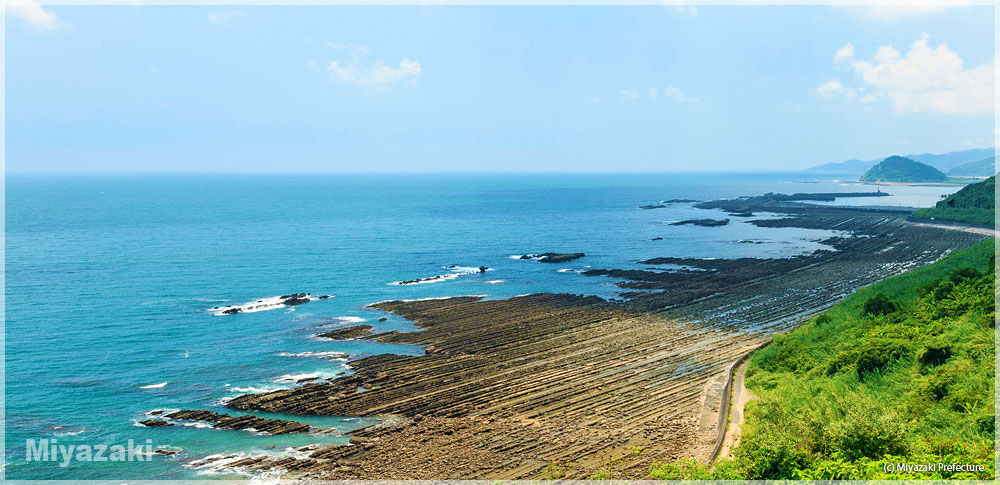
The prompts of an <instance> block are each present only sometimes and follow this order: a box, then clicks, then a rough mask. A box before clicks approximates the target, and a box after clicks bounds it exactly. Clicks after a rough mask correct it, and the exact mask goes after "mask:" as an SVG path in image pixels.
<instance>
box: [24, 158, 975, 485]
mask: <svg viewBox="0 0 1000 485" xmlns="http://www.w3.org/2000/svg"><path fill="white" fill-rule="evenodd" d="M827 177H828V176H822V175H807V174H803V173H801V172H799V173H767V174H612V175H608V174H510V175H504V174H479V175H469V174H438V175H430V174H427V175H403V174H397V175H183V176H181V175H101V176H96V175H95V176H84V175H79V176H69V175H61V176H54V175H53V176H48V175H8V176H7V178H6V255H5V256H6V261H5V268H6V334H5V336H6V396H5V397H6V416H5V419H6V435H5V439H6V448H5V450H6V452H5V456H4V471H5V473H6V478H8V479H139V478H144V479H170V478H209V477H218V478H228V477H232V474H223V473H220V472H218V471H215V470H213V469H212V468H210V467H200V468H199V467H197V466H195V465H194V464H192V461H194V460H196V459H198V458H203V457H206V456H210V455H214V454H219V453H231V452H243V453H248V454H271V455H282V454H286V455H293V454H295V453H297V452H296V451H295V450H294V449H293V448H294V447H298V446H303V445H306V444H312V443H346V442H347V439H348V437H347V436H346V435H344V434H343V433H345V432H348V431H350V430H352V429H356V428H358V427H360V426H363V425H365V424H367V423H370V420H369V419H366V417H357V416H340V417H293V418H291V419H296V420H299V421H302V422H306V423H309V424H313V425H315V426H317V427H322V428H330V429H334V430H336V432H334V433H330V434H322V435H311V434H305V435H281V436H264V435H259V434H255V433H253V432H249V431H234V430H217V429H212V428H208V427H206V426H205V425H204V424H200V425H194V423H188V424H192V425H191V426H175V427H170V428H146V427H143V426H141V425H138V424H137V422H138V421H139V420H142V419H145V415H146V413H148V412H149V411H152V410H157V409H160V410H162V409H210V410H215V411H218V412H224V413H229V414H234V415H235V414H242V413H239V412H235V411H229V410H226V409H225V408H222V407H221V403H222V402H224V400H225V399H227V398H232V397H234V396H237V395H240V394H241V393H245V392H260V391H266V390H274V389H281V388H288V387H292V386H295V385H297V383H296V381H299V380H301V379H310V378H329V377H336V376H339V375H344V374H345V373H349V372H351V370H350V363H351V360H353V359H358V358H362V357H365V356H368V355H373V354H380V353H402V354H410V355H420V354H421V353H422V352H423V351H422V350H421V348H419V347H416V346H408V345H390V344H380V343H373V342H366V341H361V340H351V341H329V340H322V339H318V338H316V337H315V336H314V335H315V334H317V333H320V332H322V331H324V329H332V328H338V327H342V326H346V325H351V324H355V323H358V322H363V323H365V324H370V325H373V326H374V327H375V331H376V332H381V331H388V330H401V331H411V330H414V327H413V326H412V325H411V324H410V323H409V322H407V321H405V320H403V319H401V318H398V317H395V316H394V315H390V314H385V313H382V312H378V311H374V310H370V309H367V308H366V305H368V304H370V303H373V302H377V301H383V300H389V299H414V298H432V297H444V296H454V295H486V296H487V297H488V298H507V297H511V296H515V295H519V294H525V293H537V292H567V293H577V294H593V295H598V296H601V297H603V298H614V297H615V296H617V291H616V290H617V288H616V287H615V286H614V283H615V280H613V279H610V278H605V277H587V276H583V275H581V274H580V271H582V270H585V269H588V268H624V269H628V268H641V267H642V265H639V264H637V261H639V260H642V259H646V258H651V257H657V256H678V257H702V258H737V257H770V258H774V257H791V256H795V255H799V254H806V253H810V252H812V251H815V250H817V249H824V248H826V247H825V246H823V245H822V244H821V243H820V242H819V241H820V240H822V239H824V238H827V237H829V236H831V235H833V234H835V233H834V232H833V231H819V230H808V229H795V228H760V227H756V226H753V225H751V224H744V223H743V221H745V220H748V219H746V218H734V217H731V216H727V215H726V214H725V213H722V212H718V211H714V210H701V209H696V208H693V207H692V204H690V203H673V204H667V205H668V206H667V207H666V208H660V209H653V210H642V209H639V206H642V205H646V204H656V203H658V202H659V201H663V200H669V199H696V200H708V199H715V198H722V197H736V196H740V195H757V194H761V193H765V192H783V193H793V192H855V191H856V192H869V191H874V190H876V188H875V187H873V186H865V185H859V184H842V183H828V182H823V180H824V178H827ZM880 190H882V191H883V192H888V193H890V194H893V196H892V197H881V198H871V199H844V200H840V201H838V202H837V203H847V204H850V205H864V204H877V205H899V206H928V205H931V204H932V203H933V202H935V201H937V200H938V199H939V198H940V197H941V195H943V194H947V193H951V192H954V191H955V190H956V189H955V188H953V187H909V186H893V187H882V188H881V189H880ZM727 217H728V218H730V219H732V221H733V222H731V223H730V224H728V225H726V226H722V227H699V226H693V225H685V226H670V225H669V224H670V223H671V222H676V221H679V220H683V219H704V218H714V219H722V218H727ZM761 217H777V216H775V215H769V214H756V215H755V216H754V217H753V218H761ZM753 218H750V219H753ZM654 238H662V239H658V240H654ZM745 240H755V241H762V242H763V243H762V244H742V243H740V241H745ZM542 252H583V253H586V256H585V257H583V258H581V259H577V260H574V261H570V262H566V263H555V264H546V263H540V262H537V261H533V260H522V259H519V258H517V256H518V255H523V254H533V253H542ZM481 266H482V267H486V268H489V269H488V270H487V271H484V272H480V271H479V270H478V268H479V267H481ZM437 275H449V276H448V277H446V278H438V279H436V280H433V281H431V282H426V283H422V284H411V285H396V284H392V283H393V282H398V281H406V280H415V279H420V278H427V277H432V276H437ZM297 292H303V293H310V294H311V295H313V296H320V295H328V294H335V295H336V297H333V298H329V299H325V300H317V301H310V302H308V303H304V304H301V305H298V306H291V307H283V308H277V309H273V310H268V311H259V312H253V313H239V314H233V315H215V314H213V312H212V311H210V309H211V308H213V307H218V306H226V305H236V304H242V303H246V302H253V301H256V300H258V299H264V298H268V297H274V296H278V295H286V294H290V293H297ZM214 313H218V312H214ZM381 319H385V320H384V321H382V320H381ZM256 414H258V415H261V416H264V417H283V418H288V416H275V415H267V414H266V413H256ZM43 439H47V440H50V442H51V440H56V441H57V443H58V444H60V445H71V444H109V445H113V444H125V443H126V442H127V440H129V439H132V440H134V441H135V442H137V443H145V441H146V440H147V439H148V440H151V442H152V444H153V445H154V446H155V447H161V448H163V449H172V450H182V451H181V452H180V453H178V454H176V455H170V456H159V455H157V456H153V457H152V459H151V460H149V461H142V462H78V461H73V462H71V463H69V464H68V466H60V464H59V463H56V462H41V461H27V456H26V442H27V441H28V440H43Z"/></svg>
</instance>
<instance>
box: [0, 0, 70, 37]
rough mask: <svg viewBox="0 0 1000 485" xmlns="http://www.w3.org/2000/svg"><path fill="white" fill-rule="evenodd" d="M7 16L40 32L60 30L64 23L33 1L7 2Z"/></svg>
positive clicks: (12, 0) (18, 0)
mask: <svg viewBox="0 0 1000 485" xmlns="http://www.w3.org/2000/svg"><path fill="white" fill-rule="evenodd" d="M6 9H7V14H8V15H10V16H12V17H15V18H18V19H21V21H22V22H24V23H25V24H26V25H27V26H28V27H30V28H32V29H34V30H37V31H39V32H51V31H54V30H59V28H60V27H61V26H62V22H61V21H60V20H59V19H58V18H57V17H56V14H55V13H53V12H52V11H50V10H45V9H44V8H42V6H41V5H39V4H38V3H36V2H34V1H32V0H7V6H6Z"/></svg>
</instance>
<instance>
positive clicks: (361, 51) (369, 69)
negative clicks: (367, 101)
mask: <svg viewBox="0 0 1000 485" xmlns="http://www.w3.org/2000/svg"><path fill="white" fill-rule="evenodd" d="M326 45H327V46H329V47H332V48H334V49H337V50H346V51H347V55H348V57H349V59H348V60H343V61H332V62H330V64H328V65H327V71H329V73H330V79H333V80H334V81H339V82H344V83H348V84H355V85H358V86H363V87H371V88H375V89H379V90H384V89H387V88H388V87H389V86H390V85H392V84H394V83H397V82H399V81H403V80H406V79H416V77H417V76H419V75H420V73H421V72H423V69H422V67H421V66H420V63H419V62H417V61H414V60H410V59H405V58H404V59H402V60H400V61H399V63H398V64H397V65H395V66H392V65H388V64H386V63H384V62H382V61H381V60H376V61H373V62H366V60H365V58H366V57H367V56H368V53H369V52H370V49H369V48H368V47H367V46H354V45H353V44H343V43H339V42H338V43H336V44H333V43H329V42H327V43H326Z"/></svg>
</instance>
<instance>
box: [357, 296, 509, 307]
mask: <svg viewBox="0 0 1000 485" xmlns="http://www.w3.org/2000/svg"><path fill="white" fill-rule="evenodd" d="M487 296H489V295H454V296H429V297H427V298H411V299H408V300H405V299H395V300H382V301H377V302H375V303H369V304H367V305H365V308H371V307H372V306H373V305H378V304H379V303H389V302H393V301H402V302H413V301H431V300H450V299H452V298H486V297H487Z"/></svg>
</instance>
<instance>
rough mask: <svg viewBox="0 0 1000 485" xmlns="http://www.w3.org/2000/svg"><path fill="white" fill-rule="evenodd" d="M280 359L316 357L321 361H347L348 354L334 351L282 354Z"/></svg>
mask: <svg viewBox="0 0 1000 485" xmlns="http://www.w3.org/2000/svg"><path fill="white" fill-rule="evenodd" d="M278 356H279V357H316V358H319V359H330V360H347V359H346V358H345V357H346V356H347V354H345V353H343V352H337V351H334V350H324V351H319V352H298V353H291V352H281V353H279V354H278Z"/></svg>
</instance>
